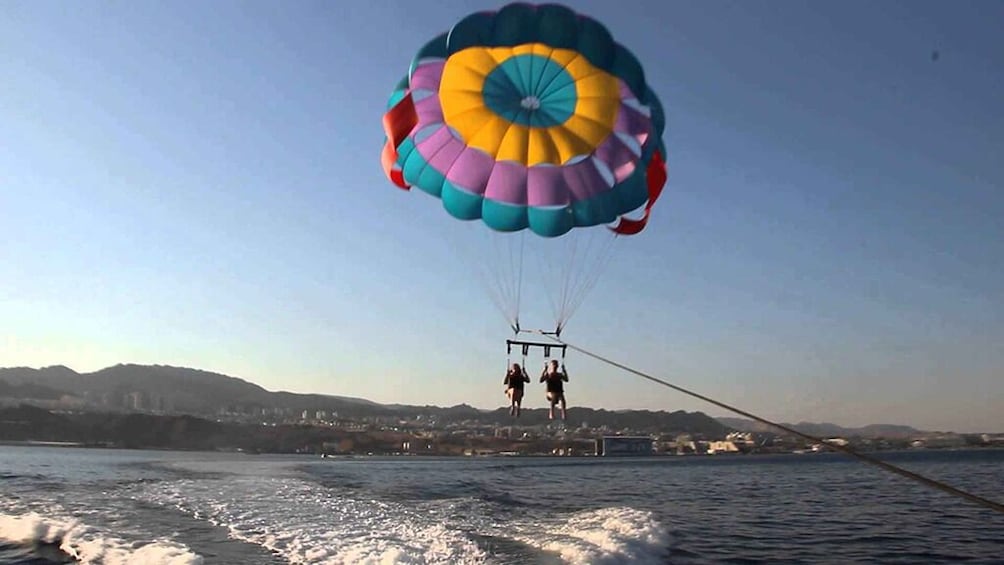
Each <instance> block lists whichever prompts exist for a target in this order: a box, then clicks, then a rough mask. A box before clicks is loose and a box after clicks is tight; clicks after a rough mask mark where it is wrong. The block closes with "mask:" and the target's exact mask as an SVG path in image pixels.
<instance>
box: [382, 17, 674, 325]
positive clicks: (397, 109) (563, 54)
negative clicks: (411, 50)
mask: <svg viewBox="0 0 1004 565" xmlns="http://www.w3.org/2000/svg"><path fill="white" fill-rule="evenodd" d="M383 122H384V130H385V133H386V136H387V140H386V143H385V146H384V149H383V154H382V163H383V167H384V171H385V172H386V174H387V176H388V177H389V178H390V179H391V180H392V181H393V182H394V184H396V185H397V186H399V187H401V188H403V189H406V190H407V189H409V188H410V187H412V186H417V187H418V188H420V189H421V190H423V191H425V192H427V193H429V194H431V195H433V196H435V197H437V198H439V199H440V200H441V202H442V206H443V207H444V208H445V209H446V211H447V212H448V213H449V214H450V215H452V216H453V217H455V218H458V219H461V220H478V219H480V220H481V221H483V222H484V224H486V225H487V226H489V227H490V228H492V229H493V230H496V231H497V232H519V231H522V230H527V229H528V230H530V231H531V232H532V233H534V234H537V235H539V236H543V237H544V238H557V237H558V236H564V235H565V234H567V233H568V232H569V231H571V230H573V229H574V228H588V227H591V226H598V225H610V224H613V223H614V222H617V224H616V225H615V226H612V227H610V229H611V230H612V231H613V233H614V234H617V235H631V234H637V233H639V232H641V231H642V230H643V229H644V228H645V226H646V223H647V222H648V219H649V215H650V211H651V208H652V206H653V205H654V204H655V202H656V200H657V199H658V197H659V194H660V192H661V191H662V187H663V184H664V183H665V181H666V165H665V154H666V150H665V146H664V145H663V142H662V139H661V138H662V132H663V128H664V126H665V118H664V115H663V110H662V106H661V104H660V102H659V99H658V97H657V96H656V95H655V93H654V92H653V91H652V90H651V89H650V88H649V87H648V85H647V84H646V82H645V74H644V72H643V70H642V67H641V64H640V63H639V62H638V60H637V59H636V58H635V57H634V55H632V54H631V53H630V52H629V51H628V50H627V49H625V48H624V47H623V46H622V45H620V44H619V43H616V42H615V41H614V40H613V39H612V37H611V35H610V32H609V31H608V30H607V29H606V28H605V27H604V26H603V25H602V24H600V23H598V22H597V21H595V20H593V19H591V18H589V17H587V16H583V15H579V14H576V13H575V12H573V11H572V10H570V9H568V8H566V7H563V6H559V5H554V4H548V5H540V6H533V5H529V4H522V3H517V4H509V5H506V6H504V7H503V8H501V9H500V10H498V11H497V12H478V13H474V14H471V15H469V16H467V17H465V18H464V19H462V20H461V21H460V22H458V23H457V24H456V25H454V26H453V28H452V29H451V30H450V31H449V32H448V33H444V34H442V35H440V36H438V37H436V38H435V39H433V40H432V41H430V42H428V43H427V44H426V45H425V46H424V47H422V48H421V49H420V50H419V51H418V53H417V54H416V55H415V56H414V58H413V60H412V63H411V67H410V69H409V72H408V75H407V76H406V77H404V78H403V79H402V80H401V81H400V83H399V84H398V86H397V88H396V89H395V90H394V92H393V94H392V95H391V97H390V101H389V103H388V110H387V113H386V114H385V115H384V119H383ZM642 208H643V209H644V213H643V216H642V217H641V218H639V219H632V218H629V217H627V216H625V214H628V213H630V212H632V211H636V210H639V209H642ZM576 231H578V230H576ZM607 233H610V232H607ZM517 294H518V293H517ZM559 324H560V322H559Z"/></svg>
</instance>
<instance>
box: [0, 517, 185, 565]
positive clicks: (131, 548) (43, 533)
mask: <svg viewBox="0 0 1004 565" xmlns="http://www.w3.org/2000/svg"><path fill="white" fill-rule="evenodd" d="M0 541H4V542H7V543H10V544H17V545H47V546H52V547H58V548H59V550H60V551H62V552H63V553H64V554H66V555H67V556H69V557H71V558H73V559H75V560H76V561H78V562H80V563H102V564H104V565H128V564H133V563H144V564H147V563H149V564H151V565H158V564H162V565H201V564H202V563H203V558H202V556H200V555H198V554H196V553H193V552H192V551H190V550H189V549H188V547H186V546H184V545H182V544H179V543H175V542H171V541H167V540H155V541H132V542H130V541H127V540H124V539H122V538H120V537H117V536H114V535H113V534H111V533H110V532H106V531H102V530H100V529H98V528H95V527H92V526H89V525H87V524H84V523H83V522H81V521H80V520H77V519H75V518H56V517H47V516H43V515H41V514H38V513H36V512H31V513H28V514H0Z"/></svg>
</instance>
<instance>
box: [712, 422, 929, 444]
mask: <svg viewBox="0 0 1004 565" xmlns="http://www.w3.org/2000/svg"><path fill="white" fill-rule="evenodd" d="M715 419H716V420H718V421H719V422H721V423H722V424H723V425H725V426H727V427H728V428H730V429H733V430H737V431H741V432H774V433H779V432H780V430H778V429H777V428H774V427H773V426H768V425H766V424H761V423H760V422H756V421H753V420H747V419H745V418H728V417H718V418H715ZM780 423H781V425H782V426H786V427H789V428H792V429H794V430H798V431H800V432H802V433H803V434H808V435H811V436H816V437H819V438H824V439H825V438H829V437H869V438H878V437H881V438H906V437H911V436H914V435H917V434H920V433H923V432H921V431H920V430H917V429H915V428H911V427H910V426H902V425H896V424H870V425H867V426H863V427H860V428H845V427H843V426H838V425H837V424H831V423H828V422H823V423H813V422H799V423H797V424H789V423H787V422H780Z"/></svg>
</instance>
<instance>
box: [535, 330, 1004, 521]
mask: <svg viewBox="0 0 1004 565" xmlns="http://www.w3.org/2000/svg"><path fill="white" fill-rule="evenodd" d="M540 333H541V334H542V335H545V336H547V337H548V338H550V339H552V340H554V341H556V342H558V343H559V344H561V345H562V346H564V347H567V348H569V349H573V350H575V351H578V352H579V353H582V354H583V355H586V356H588V357H592V358H593V359H596V360H597V361H601V362H603V363H606V364H607V365H610V366H613V367H617V368H618V369H621V370H623V371H627V372H628V373H632V374H634V375H637V376H639V377H642V378H644V379H648V380H650V381H652V382H654V383H656V384H660V385H662V386H664V387H667V388H671V389H673V390H675V391H677V392H682V393H683V394H686V395H688V396H692V397H694V398H697V399H699V400H703V401H705V402H707V403H709V404H714V405H715V406H718V407H719V408H724V409H725V410H728V411H729V412H733V413H735V414H739V415H740V416H743V417H746V418H749V419H751V420H755V421H757V422H760V423H761V424H766V425H768V426H771V427H773V428H777V429H779V430H782V431H784V432H787V433H789V434H792V435H794V436H798V437H800V438H802V439H805V440H809V441H811V442H813V443H819V444H822V445H825V446H827V447H828V448H830V449H833V450H836V451H841V452H843V453H845V454H847V455H849V456H851V457H855V458H857V459H859V460H861V461H863V462H865V463H868V464H870V465H875V466H876V467H879V468H881V469H884V470H886V471H889V472H890V473H895V474H897V475H900V476H902V477H906V478H908V479H911V480H914V481H917V482H918V483H921V484H923V485H925V486H928V487H931V488H934V489H937V490H940V491H942V492H945V493H947V494H951V495H953V496H957V497H959V498H962V499H964V500H968V501H969V502H972V503H974V504H977V505H979V506H983V507H984V508H989V509H990V510H995V511H997V512H1000V513H1004V504H1001V503H999V502H994V501H993V500H990V499H988V498H983V497H982V496H979V495H975V494H972V493H970V492H966V491H964V490H961V489H958V488H955V487H953V486H951V485H949V484H946V483H943V482H941V481H938V480H935V479H932V478H930V477H925V476H924V475H920V474H918V473H914V472H913V471H908V470H906V469H904V468H902V467H899V466H897V465H893V464H892V463H886V462H885V461H882V460H881V459H877V458H875V457H872V456H870V455H866V454H864V453H860V452H858V451H857V450H855V449H853V448H850V447H847V446H845V445H839V444H830V443H827V442H826V441H824V440H823V439H822V438H819V437H816V436H813V435H810V434H806V433H802V432H800V431H798V430H796V429H793V428H790V427H788V426H785V425H783V424H778V423H776V422H772V421H770V420H767V419H765V418H761V417H760V416H757V415H756V414H752V413H750V412H746V411H745V410H741V409H739V408H736V407H734V406H730V405H728V404H726V403H724V402H720V401H718V400H715V399H713V398H710V397H707V396H704V395H702V394H698V393H696V392H693V391H690V390H687V389H685V388H683V387H681V386H678V385H674V384H672V383H670V382H667V381H664V380H662V379H660V378H657V377H653V376H652V375H648V374H646V373H643V372H641V371H639V370H637V369H632V368H631V367H628V366H627V365H624V364H622V363H618V362H617V361H614V360H612V359H609V358H606V357H603V356H601V355H598V354H596V353H592V352H591V351H587V350H585V349H583V348H581V347H577V346H575V345H572V344H570V343H568V342H565V341H562V340H561V339H560V338H558V337H556V336H554V335H552V334H548V333H546V332H540ZM562 354H564V351H562Z"/></svg>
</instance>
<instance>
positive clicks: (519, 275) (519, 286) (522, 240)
mask: <svg viewBox="0 0 1004 565" xmlns="http://www.w3.org/2000/svg"><path fill="white" fill-rule="evenodd" d="M525 247H526V232H520V234H519V267H518V268H517V269H516V306H515V308H516V311H515V315H514V316H513V320H514V323H513V326H512V329H513V330H514V331H515V332H517V333H519V312H520V299H521V298H522V294H523V251H524V249H525ZM523 364H524V366H525V365H526V358H525V357H524V358H523Z"/></svg>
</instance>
